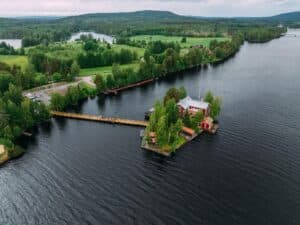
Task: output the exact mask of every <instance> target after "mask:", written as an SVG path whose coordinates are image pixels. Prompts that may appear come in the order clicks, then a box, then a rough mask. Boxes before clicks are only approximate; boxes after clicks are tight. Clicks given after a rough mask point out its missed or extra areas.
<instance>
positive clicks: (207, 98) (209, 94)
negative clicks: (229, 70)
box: [204, 91, 214, 104]
mask: <svg viewBox="0 0 300 225" xmlns="http://www.w3.org/2000/svg"><path fill="white" fill-rule="evenodd" d="M204 101H205V102H208V103H210V104H212V102H213V101H214V96H213V94H212V92H211V91H208V92H207V93H206V95H205V97H204Z"/></svg>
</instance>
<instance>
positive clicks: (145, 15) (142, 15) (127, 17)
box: [61, 10, 192, 21]
mask: <svg viewBox="0 0 300 225" xmlns="http://www.w3.org/2000/svg"><path fill="white" fill-rule="evenodd" d="M82 19H83V20H89V19H90V20H105V21H116V20H118V21H133V20H135V21H141V20H142V21H151V20H155V21H157V20H161V21H167V20H182V19H192V18H191V17H187V16H181V15H177V14H175V13H173V12H169V11H153V10H145V11H136V12H116V13H93V14H83V15H78V16H69V17H65V18H62V19H61V20H62V21H70V20H72V21H73V20H82Z"/></svg>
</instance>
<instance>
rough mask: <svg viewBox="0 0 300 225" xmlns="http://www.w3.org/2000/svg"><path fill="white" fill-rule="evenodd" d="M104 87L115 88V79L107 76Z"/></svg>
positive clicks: (110, 75)
mask: <svg viewBox="0 0 300 225" xmlns="http://www.w3.org/2000/svg"><path fill="white" fill-rule="evenodd" d="M106 86H107V88H108V89H111V88H114V87H115V86H116V84H115V79H114V76H113V75H112V74H109V75H108V76H107V78H106Z"/></svg>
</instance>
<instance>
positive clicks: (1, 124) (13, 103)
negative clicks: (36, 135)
mask: <svg viewBox="0 0 300 225" xmlns="http://www.w3.org/2000/svg"><path fill="white" fill-rule="evenodd" d="M1 67H2V68H1V69H0V71H2V72H0V142H1V143H2V144H5V145H9V146H8V147H12V145H13V144H12V143H13V141H14V140H15V139H16V138H17V137H19V136H20V135H21V134H22V133H23V131H25V130H26V129H28V128H30V127H32V126H34V125H35V124H37V123H40V122H42V121H45V120H47V119H49V118H50V114H49V111H48V109H47V107H46V106H45V105H44V104H43V103H40V102H34V101H31V100H29V99H28V98H25V97H23V95H22V89H23V86H26V84H25V83H27V82H28V83H30V81H28V80H27V79H29V80H31V78H28V77H27V75H23V76H21V75H20V74H19V73H18V74H11V73H10V72H8V71H3V69H5V68H4V67H3V65H2V66H1ZM6 69H7V68H6ZM10 150H11V151H9V153H11V154H14V151H13V149H12V148H10Z"/></svg>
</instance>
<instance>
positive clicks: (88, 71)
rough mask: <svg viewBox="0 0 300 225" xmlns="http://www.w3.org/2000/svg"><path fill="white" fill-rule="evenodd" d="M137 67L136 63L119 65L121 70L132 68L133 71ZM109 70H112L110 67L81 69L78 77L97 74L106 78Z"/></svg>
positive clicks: (109, 72)
mask: <svg viewBox="0 0 300 225" xmlns="http://www.w3.org/2000/svg"><path fill="white" fill-rule="evenodd" d="M138 65H139V64H138V63H132V64H126V65H121V68H128V67H133V69H134V70H137V68H138ZM111 68H112V67H111V66H104V67H95V68H87V69H81V70H80V75H79V76H81V77H84V76H90V75H97V74H101V75H103V76H107V75H109V74H111Z"/></svg>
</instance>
